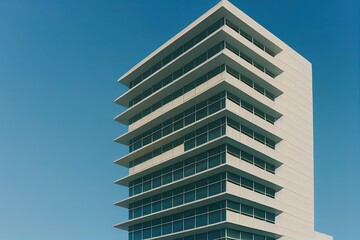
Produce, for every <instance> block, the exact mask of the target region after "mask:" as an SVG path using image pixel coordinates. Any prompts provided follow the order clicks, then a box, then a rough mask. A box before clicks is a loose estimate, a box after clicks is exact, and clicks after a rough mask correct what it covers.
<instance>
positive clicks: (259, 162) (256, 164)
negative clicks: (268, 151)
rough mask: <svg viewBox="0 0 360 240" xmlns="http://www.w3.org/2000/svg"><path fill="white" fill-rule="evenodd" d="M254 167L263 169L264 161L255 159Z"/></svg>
mask: <svg viewBox="0 0 360 240" xmlns="http://www.w3.org/2000/svg"><path fill="white" fill-rule="evenodd" d="M254 162H255V166H257V167H259V168H262V169H265V161H264V160H261V159H260V158H257V157H255V161H254Z"/></svg>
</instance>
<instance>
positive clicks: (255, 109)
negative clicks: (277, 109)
mask: <svg viewBox="0 0 360 240" xmlns="http://www.w3.org/2000/svg"><path fill="white" fill-rule="evenodd" d="M254 113H255V115H256V116H258V117H260V118H262V119H265V113H264V112H263V111H261V110H260V109H258V108H254Z"/></svg>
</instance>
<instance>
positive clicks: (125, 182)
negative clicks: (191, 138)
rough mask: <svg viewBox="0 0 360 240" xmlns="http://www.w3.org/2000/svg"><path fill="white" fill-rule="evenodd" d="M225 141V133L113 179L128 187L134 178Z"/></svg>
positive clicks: (116, 182)
mask: <svg viewBox="0 0 360 240" xmlns="http://www.w3.org/2000/svg"><path fill="white" fill-rule="evenodd" d="M226 141H227V137H226V135H224V136H221V137H220V138H217V139H215V140H213V141H210V142H207V143H205V144H202V145H200V146H197V147H195V148H193V149H190V150H188V151H186V152H184V153H183V154H181V155H178V156H176V157H174V158H171V159H169V160H167V161H164V162H162V163H160V164H157V165H153V166H151V167H149V168H146V169H144V170H142V171H139V172H136V173H134V174H131V175H128V176H126V177H123V178H121V179H119V180H117V181H115V184H119V185H121V186H126V187H128V186H129V185H128V184H129V182H130V181H133V180H135V179H137V178H140V177H143V176H145V175H147V174H150V173H152V172H155V171H158V170H161V169H162V168H165V167H168V166H170V165H173V164H175V163H177V162H181V161H184V160H185V159H188V158H190V157H193V156H196V155H198V154H200V153H202V152H204V151H207V150H208V149H212V148H215V147H218V146H220V145H222V144H225V143H226Z"/></svg>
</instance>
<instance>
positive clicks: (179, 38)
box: [118, 3, 225, 86]
mask: <svg viewBox="0 0 360 240" xmlns="http://www.w3.org/2000/svg"><path fill="white" fill-rule="evenodd" d="M222 5H223V4H222V3H219V4H218V5H217V6H216V7H214V8H213V9H211V10H209V11H208V12H207V13H205V14H204V15H203V16H201V17H200V18H198V19H197V20H195V21H194V22H192V23H191V24H190V25H188V26H187V27H186V28H185V29H183V30H182V31H181V32H179V33H178V34H176V35H175V36H174V37H172V38H171V39H170V40H168V41H167V42H166V43H164V44H163V45H161V46H160V47H159V48H158V49H156V50H155V51H154V52H152V53H151V54H149V55H148V56H147V57H146V58H144V59H143V60H142V61H140V62H139V63H138V64H137V65H135V66H134V67H133V68H131V69H130V70H129V71H128V72H126V73H125V74H124V75H122V76H121V77H120V78H119V79H118V82H120V83H122V84H124V85H126V86H128V85H129V82H130V81H131V80H132V79H134V78H135V77H137V76H138V75H140V74H141V73H142V72H144V71H146V69H148V68H150V67H152V66H153V65H154V64H156V63H157V62H159V61H160V60H161V59H163V58H164V57H166V56H167V55H168V54H170V53H171V52H173V51H175V50H176V49H177V48H178V47H180V46H181V45H183V44H185V43H186V42H187V41H188V40H190V39H191V38H193V37H195V36H196V35H197V34H198V33H200V32H202V31H203V30H205V29H206V28H207V27H209V26H210V25H211V24H213V23H215V22H216V21H217V20H219V19H220V18H222V17H223V16H224V12H225V9H224V8H223V7H222ZM204 40H206V38H205V39H204Z"/></svg>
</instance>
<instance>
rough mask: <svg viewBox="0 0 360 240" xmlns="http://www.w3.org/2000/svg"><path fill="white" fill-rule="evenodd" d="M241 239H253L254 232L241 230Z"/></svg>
mask: <svg viewBox="0 0 360 240" xmlns="http://www.w3.org/2000/svg"><path fill="white" fill-rule="evenodd" d="M241 240H253V234H252V233H248V232H241Z"/></svg>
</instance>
